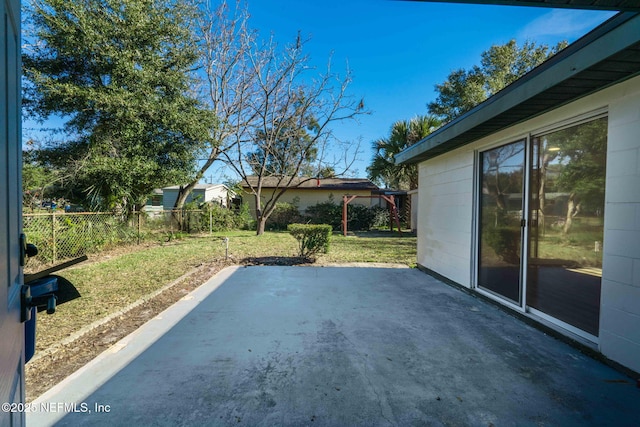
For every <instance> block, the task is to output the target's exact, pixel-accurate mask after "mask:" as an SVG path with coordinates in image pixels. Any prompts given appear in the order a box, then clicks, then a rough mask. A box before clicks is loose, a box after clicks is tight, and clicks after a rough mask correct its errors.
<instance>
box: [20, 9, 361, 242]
mask: <svg viewBox="0 0 640 427" xmlns="http://www.w3.org/2000/svg"><path fill="white" fill-rule="evenodd" d="M212 3H213V2H210V1H207V0H202V1H200V0H186V1H175V0H96V1H91V2H85V1H79V0H64V1H63V0H32V1H31V3H30V4H29V5H28V7H27V11H26V13H25V16H26V22H25V24H24V27H25V29H26V35H25V43H24V49H23V64H24V77H25V85H24V90H23V99H24V112H25V116H26V117H28V118H32V119H36V120H40V121H45V120H47V119H50V118H51V117H57V118H60V119H61V120H62V121H63V125H62V130H61V133H59V134H50V135H49V136H48V137H47V138H45V140H40V141H32V142H31V145H30V147H28V153H27V155H25V160H26V163H27V164H28V166H27V169H30V170H31V171H32V172H33V173H28V174H25V178H27V179H30V178H37V179H34V180H33V182H26V183H25V189H26V190H33V192H34V193H35V192H37V189H38V188H40V189H43V188H45V187H47V185H43V183H41V182H39V181H42V180H45V181H46V180H47V179H48V180H49V183H48V184H49V185H48V187H49V188H53V189H55V190H56V194H57V195H58V197H64V198H66V199H67V200H71V201H75V202H79V203H83V204H85V205H87V206H89V207H91V208H92V209H101V210H118V211H121V212H123V213H125V214H129V213H130V212H132V211H134V210H135V209H139V208H140V207H141V206H142V205H143V204H144V202H145V201H146V199H147V196H148V195H149V194H151V192H152V190H153V189H154V188H161V187H164V186H167V185H174V184H176V183H178V184H180V185H181V189H180V194H179V197H178V199H177V202H176V208H181V207H182V206H183V205H184V203H185V201H186V200H187V197H188V195H189V193H190V192H191V191H192V189H193V188H194V186H195V184H197V183H198V182H199V181H200V179H202V178H203V177H204V175H205V173H206V171H207V170H208V169H209V168H210V167H211V166H212V164H213V163H214V162H216V161H218V160H222V161H225V162H227V164H228V165H229V166H230V167H231V168H232V169H233V170H235V171H236V173H237V174H238V178H239V180H244V179H245V178H246V177H247V176H249V175H257V176H258V177H259V178H260V179H259V180H258V185H257V186H254V187H252V188H251V192H252V193H253V196H254V197H255V198H256V206H258V232H259V233H261V232H262V230H263V229H264V223H265V221H266V219H267V218H268V216H269V215H270V214H271V212H272V211H273V209H274V207H275V204H276V203H277V201H278V199H279V198H280V196H281V195H282V193H283V192H284V191H286V188H287V187H289V186H291V183H292V181H291V179H292V178H293V177H295V176H302V175H305V176H308V177H309V179H315V177H317V176H321V175H339V174H341V173H344V172H345V171H346V169H348V166H349V161H346V162H345V161H344V160H345V159H346V156H345V157H344V158H341V159H339V160H337V159H332V160H331V161H329V160H328V159H327V156H326V154H327V153H328V152H329V151H333V152H335V147H336V146H337V145H340V143H341V142H340V141H336V140H335V138H334V137H333V135H332V133H331V126H330V125H331V124H332V123H333V122H336V121H340V120H347V119H352V118H354V117H356V116H357V115H359V114H364V113H366V110H365V109H364V104H363V101H362V100H361V99H357V98H354V97H352V96H351V95H349V94H348V86H349V84H350V82H351V76H350V73H349V71H348V70H347V71H346V72H345V73H344V74H343V75H340V74H338V73H335V72H334V71H333V70H332V69H331V68H330V67H329V66H328V67H327V69H326V70H325V71H323V72H315V71H314V70H313V69H312V67H310V65H309V58H308V57H307V56H306V54H305V53H304V47H305V45H306V43H307V40H304V39H303V38H302V37H301V36H300V35H298V36H297V37H296V38H295V39H294V40H292V41H291V42H290V43H288V44H286V45H284V46H281V45H279V44H278V43H276V41H275V40H274V38H273V37H271V38H266V39H265V38H261V37H260V36H259V34H258V33H257V32H256V31H255V30H252V29H251V28H250V27H249V23H248V19H249V14H248V11H247V8H246V5H244V4H243V3H241V2H237V3H236V4H235V5H233V6H232V7H229V6H228V5H227V3H226V2H224V1H223V2H221V3H218V2H215V4H217V6H212ZM329 63H330V61H329ZM344 143H345V146H346V142H344ZM330 147H331V148H332V150H329V148H330ZM339 161H342V164H344V165H346V166H345V167H343V168H342V170H337V166H338V164H339ZM266 176H277V177H280V178H282V179H281V186H280V188H277V189H276V190H277V191H274V192H273V194H271V195H269V197H267V198H266V201H265V198H264V197H261V196H264V194H262V188H261V185H262V180H263V178H264V177H266ZM36 181H38V182H36ZM52 184H56V186H55V187H54V186H52Z"/></svg>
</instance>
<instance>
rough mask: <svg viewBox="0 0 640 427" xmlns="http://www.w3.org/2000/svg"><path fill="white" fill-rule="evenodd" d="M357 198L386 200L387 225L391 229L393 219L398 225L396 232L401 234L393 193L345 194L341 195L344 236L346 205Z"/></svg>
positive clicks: (343, 230)
mask: <svg viewBox="0 0 640 427" xmlns="http://www.w3.org/2000/svg"><path fill="white" fill-rule="evenodd" d="M357 198H365V199H383V200H386V201H387V202H388V203H389V227H390V228H391V231H393V220H395V222H396V226H397V227H398V233H399V234H400V235H402V230H400V218H399V217H398V208H396V199H395V197H393V195H386V194H376V195H371V196H350V195H347V194H345V195H344V196H342V234H343V235H344V236H346V235H347V205H348V204H349V203H351V202H352V201H353V200H355V199H357Z"/></svg>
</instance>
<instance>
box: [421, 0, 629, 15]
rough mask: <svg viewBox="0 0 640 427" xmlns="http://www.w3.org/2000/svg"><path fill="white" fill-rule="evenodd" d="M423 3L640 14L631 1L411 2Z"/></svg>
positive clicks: (472, 0) (466, 0)
mask: <svg viewBox="0 0 640 427" xmlns="http://www.w3.org/2000/svg"><path fill="white" fill-rule="evenodd" d="M410 1H419V2H423V3H442V2H446V3H466V4H484V5H489V4H493V5H498V6H529V7H553V8H566V9H588V10H613V11H621V12H640V4H638V2H634V1H631V0H591V1H589V2H588V3H587V1H584V0H583V1H581V2H580V1H578V2H575V1H573V2H568V1H567V0H410Z"/></svg>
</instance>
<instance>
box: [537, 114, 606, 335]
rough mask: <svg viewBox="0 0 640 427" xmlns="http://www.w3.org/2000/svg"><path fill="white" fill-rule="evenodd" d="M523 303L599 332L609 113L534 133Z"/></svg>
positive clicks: (593, 333) (566, 321) (583, 328)
mask: <svg viewBox="0 0 640 427" xmlns="http://www.w3.org/2000/svg"><path fill="white" fill-rule="evenodd" d="M532 150H533V156H532V158H533V162H532V163H533V164H532V167H531V203H530V218H531V220H530V221H529V224H530V227H529V262H528V269H527V278H528V280H527V305H528V306H529V307H532V308H534V309H536V310H539V311H541V312H542V313H545V314H547V315H549V316H551V317H553V318H556V319H558V320H560V321H562V322H565V323H567V324H569V325H571V326H574V327H576V328H578V329H580V330H582V331H585V332H587V333H589V334H591V335H593V336H598V329H599V316H600V284H601V283H600V282H601V279H602V240H603V235H604V188H605V173H606V171H605V166H606V154H607V118H606V117H604V118H600V119H596V120H592V121H590V122H587V123H583V124H580V125H577V126H572V127H569V128H566V129H562V130H559V131H556V132H552V133H548V134H544V135H540V136H536V137H534V138H533V139H532Z"/></svg>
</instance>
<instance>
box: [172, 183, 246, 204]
mask: <svg viewBox="0 0 640 427" xmlns="http://www.w3.org/2000/svg"><path fill="white" fill-rule="evenodd" d="M178 191H180V186H179V185H174V186H172V187H165V188H163V189H162V192H163V201H162V205H163V207H164V209H165V210H171V209H173V208H174V206H175V205H176V200H177V199H178ZM234 195H235V193H234V192H233V191H231V190H229V188H227V186H226V185H224V184H196V186H195V188H194V189H193V190H192V191H191V194H189V196H188V197H187V203H189V202H192V201H194V200H197V201H198V203H206V202H213V203H217V204H219V205H221V206H225V207H227V206H229V204H230V201H231V199H232V198H233V197H234Z"/></svg>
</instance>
